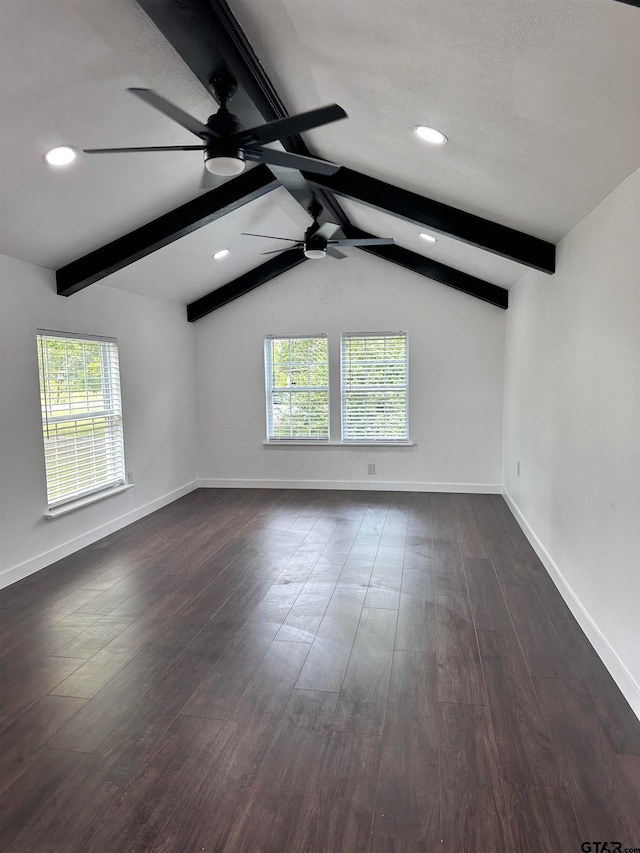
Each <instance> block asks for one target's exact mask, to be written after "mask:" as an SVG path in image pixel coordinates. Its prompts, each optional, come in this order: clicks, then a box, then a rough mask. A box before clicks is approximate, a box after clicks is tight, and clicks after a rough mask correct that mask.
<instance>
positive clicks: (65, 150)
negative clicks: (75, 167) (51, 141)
mask: <svg viewBox="0 0 640 853" xmlns="http://www.w3.org/2000/svg"><path fill="white" fill-rule="evenodd" d="M44 159H45V160H46V161H47V163H49V165H50V166H68V165H69V163H71V162H72V161H73V160H75V159H76V151H75V148H71V146H69V145H58V146H57V147H56V148H50V149H49V151H47V152H46V153H45V155H44Z"/></svg>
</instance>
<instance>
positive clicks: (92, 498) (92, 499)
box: [44, 483, 135, 518]
mask: <svg viewBox="0 0 640 853" xmlns="http://www.w3.org/2000/svg"><path fill="white" fill-rule="evenodd" d="M134 485H135V483H124V484H123V485H122V486H114V487H113V488H112V489H105V490H104V491H103V492H96V493H95V494H94V495H87V497H86V498H80V499H79V500H77V501H71V503H68V504H63V505H62V506H57V507H55V508H54V509H50V510H49V511H48V512H45V514H44V517H45V518H58V517H59V516H61V515H66V514H67V513H68V512H74V511H75V510H76V509H82V507H84V506H90V505H91V504H95V503H97V502H98V501H102V500H104V499H105V498H110V497H112V496H113V495H119V494H120V492H126V491H127V489H132V488H133V487H134Z"/></svg>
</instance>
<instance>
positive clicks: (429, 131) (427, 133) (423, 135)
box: [413, 124, 448, 145]
mask: <svg viewBox="0 0 640 853" xmlns="http://www.w3.org/2000/svg"><path fill="white" fill-rule="evenodd" d="M413 132H414V133H415V135H416V136H418V137H419V138H420V139H422V140H423V141H424V142H430V143H431V144H432V145H444V144H445V143H446V142H447V141H448V140H447V137H446V136H445V135H444V133H441V132H440V131H439V130H436V129H435V127H427V126H426V125H424V124H417V125H416V126H415V127H414V128H413Z"/></svg>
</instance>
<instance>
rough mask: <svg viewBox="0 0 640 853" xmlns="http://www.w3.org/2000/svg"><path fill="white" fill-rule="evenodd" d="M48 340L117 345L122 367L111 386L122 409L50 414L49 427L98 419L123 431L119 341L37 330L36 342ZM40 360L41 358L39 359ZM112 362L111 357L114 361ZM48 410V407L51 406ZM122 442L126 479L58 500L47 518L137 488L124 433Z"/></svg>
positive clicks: (96, 336) (102, 336)
mask: <svg viewBox="0 0 640 853" xmlns="http://www.w3.org/2000/svg"><path fill="white" fill-rule="evenodd" d="M46 338H59V339H60V338H67V339H69V340H79V341H97V342H98V343H101V344H102V343H105V344H115V359H116V363H117V365H118V371H117V376H116V383H115V386H111V385H110V386H109V387H110V388H111V393H112V394H113V390H114V387H115V388H116V389H117V392H118V397H117V399H118V406H117V407H116V408H115V409H113V410H112V409H109V410H101V411H95V412H94V411H92V412H82V411H80V412H77V413H74V414H73V416H72V417H70V416H69V415H60V416H55V415H54V416H51V415H50V414H48V413H47V414H46V423H47V425H49V424H57V423H66V422H67V421H71V420H73V421H82V420H92V419H95V418H111V419H114V420H117V421H119V423H120V429H122V399H121V395H120V375H119V353H118V348H117V344H118V341H117V338H114V337H108V336H106V335H91V334H86V333H79V332H64V331H60V330H54V329H40V328H38V329H36V340H37V341H38V345H40V341H41V339H46ZM38 358H40V355H38ZM110 358H111V357H110ZM38 373H39V379H40V382H42V375H41V374H40V370H39V371H38ZM47 408H48V404H47ZM120 442H121V445H120V446H121V450H122V454H123V455H122V460H121V461H122V478H120V477H118V478H117V479H114V480H111V482H107V483H103V484H95V485H93V486H91V487H88V488H87V489H86V490H84V492H82V491H81V492H79V493H78V492H76V493H75V495H73V494H69V495H66V496H63V497H59V498H58V499H56V500H53V501H51V502H49V504H48V510H47V512H46V513H45V514H44V517H45V518H57V517H58V516H60V515H65V514H66V513H68V512H72V511H74V510H76V509H79V508H81V507H83V506H88V505H89V504H91V503H95V502H97V501H100V500H103V499H104V498H107V497H110V496H111V495H114V494H119V493H120V492H123V491H126V490H127V489H130V488H133V485H134V484H133V483H127V482H126V479H125V473H124V470H125V460H124V436H123V435H122V433H120ZM46 490H47V494H48V493H49V480H48V478H47V479H46Z"/></svg>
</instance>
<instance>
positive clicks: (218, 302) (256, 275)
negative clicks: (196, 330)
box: [187, 249, 307, 323]
mask: <svg viewBox="0 0 640 853" xmlns="http://www.w3.org/2000/svg"><path fill="white" fill-rule="evenodd" d="M306 260H307V259H306V258H305V256H304V255H303V253H302V250H301V249H289V250H288V251H286V252H282V254H280V255H276V256H275V257H274V258H271V260H268V261H267V262H266V264H261V265H260V266H259V267H256V268H255V269H252V270H249V272H247V273H245V274H244V275H241V276H239V277H238V278H236V279H234V280H233V281H230V282H229V283H228V284H223V285H222V287H218V288H217V289H216V290H212V291H211V293H208V294H207V295H206V296H202V297H201V298H200V299H196V301H195V302H191V303H190V304H189V305H187V319H188V320H189V322H190V323H193V322H194V321H195V320H200V319H201V318H202V317H206V315H207V314H211V312H212V311H215V310H216V309H217V308H222V306H223V305H228V304H229V302H233V300H234V299H239V298H240V297H241V296H244V295H245V293H250V292H251V291H252V290H255V289H256V287H261V285H263V284H266V283H267V282H268V281H272V279H274V278H277V276H279V275H282V273H283V272H287V271H288V270H292V269H294V267H297V266H298V264H301V263H303V262H304V261H306Z"/></svg>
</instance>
